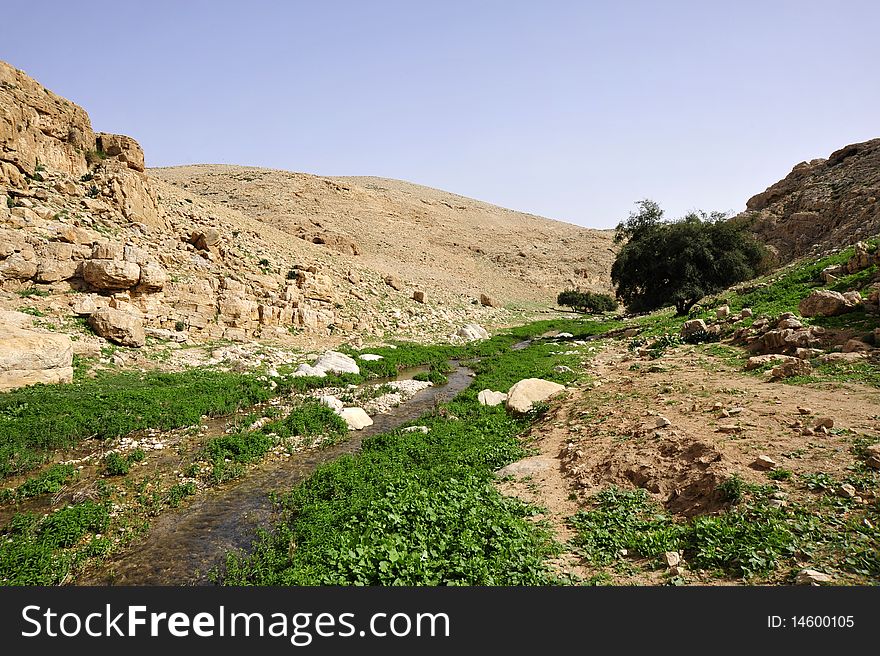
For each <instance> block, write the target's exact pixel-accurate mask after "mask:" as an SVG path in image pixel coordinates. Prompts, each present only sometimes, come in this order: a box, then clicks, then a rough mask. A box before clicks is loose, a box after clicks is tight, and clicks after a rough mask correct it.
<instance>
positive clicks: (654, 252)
mask: <svg viewBox="0 0 880 656" xmlns="http://www.w3.org/2000/svg"><path fill="white" fill-rule="evenodd" d="M637 206H638V211H636V212H633V213H631V214H630V216H629V218H628V219H627V220H626V221H622V222H621V223H620V224H619V225H618V226H617V231H616V233H615V237H614V239H615V242H617V243H624V245H623V247H622V248H621V249H620V251H619V252H618V254H617V258H616V259H615V260H614V264H613V266H612V267H611V280H612V282H613V283H614V284H615V285H616V286H617V297H618V298H619V299H620V300H621V301H622V302H623V303H624V304H625V305H626V307H627V308H628V309H629V310H631V311H634V312H644V311H648V310H654V309H657V308H661V307H665V306H667V305H674V306H675V309H676V311H677V312H678V314H687V311H688V310H689V309H690V308H691V306H692V305H694V304H695V303H696V302H697V301H699V300H700V299H701V298H702V297H703V296H706V295H707V294H714V293H716V292H718V291H721V290H722V289H725V288H727V287H729V286H730V285H733V284H736V283H737V282H740V281H742V280H748V279H749V278H753V277H754V276H755V275H757V274H759V273H761V272H762V271H763V270H764V268H765V266H766V262H767V257H766V249H765V248H764V247H763V246H762V245H761V244H759V243H758V242H757V241H755V239H754V238H753V237H752V236H751V234H749V233H748V232H747V229H746V226H744V225H740V226H737V225H734V224H733V223H731V222H730V221H727V220H726V219H727V216H726V215H725V214H723V213H721V212H712V213H709V214H707V213H706V212H702V211H697V212H691V213H690V214H688V215H686V216H685V217H683V218H681V219H679V220H677V221H672V222H667V221H664V220H663V210H661V209H660V206H659V205H657V203H655V202H654V201H651V200H642V201H639V202H638V203H637Z"/></svg>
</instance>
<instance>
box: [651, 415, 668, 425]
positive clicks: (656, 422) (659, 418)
mask: <svg viewBox="0 0 880 656" xmlns="http://www.w3.org/2000/svg"><path fill="white" fill-rule="evenodd" d="M671 425H672V422H671V421H669V420H668V419H667V418H666V417H664V416H663V415H657V417H655V419H654V428H666V427H667V426H671Z"/></svg>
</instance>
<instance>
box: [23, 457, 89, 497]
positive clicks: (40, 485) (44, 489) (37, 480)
mask: <svg viewBox="0 0 880 656" xmlns="http://www.w3.org/2000/svg"><path fill="white" fill-rule="evenodd" d="M76 473H77V472H76V467H74V466H73V465H61V464H59V465H52V466H51V467H49V468H48V469H46V470H45V471H43V472H40V473H39V474H38V475H37V476H34V477H33V478H29V479H28V480H26V481H25V482H24V483H22V484H21V485H19V486H18V488H16V489H15V491H14V493H13V495H12V496H14V497H16V498H19V499H26V498H28V497H35V496H38V495H40V494H55V493H56V492H58V491H60V490H61V488H62V487H64V485H66V484H67V483H68V482H70V481H71V480H72V479H73V478H74V477H75V476H76Z"/></svg>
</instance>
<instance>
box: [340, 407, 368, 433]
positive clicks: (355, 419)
mask: <svg viewBox="0 0 880 656" xmlns="http://www.w3.org/2000/svg"><path fill="white" fill-rule="evenodd" d="M338 414H339V416H340V417H342V419H343V421H345V423H346V424H347V425H348V430H363V429H364V428H366V427H367V426H372V425H373V420H372V419H371V418H370V415H368V414H367V412H366V410H364V409H363V408H343V409H342V410H341V411H339V413H338Z"/></svg>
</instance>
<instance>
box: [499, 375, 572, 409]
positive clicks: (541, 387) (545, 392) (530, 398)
mask: <svg viewBox="0 0 880 656" xmlns="http://www.w3.org/2000/svg"><path fill="white" fill-rule="evenodd" d="M564 390H565V386H564V385H560V384H559V383H554V382H552V381H549V380H544V379H542V378H526V379H524V380H521V381H519V382H518V383H516V384H514V385H513V387H511V388H510V390H508V392H507V409H508V410H511V411H512V412H516V413H526V412H529V411H530V410H531V409H532V408H533V407H534V404H535V403H540V402H542V401H546V400H547V399H549V398H551V397H553V396H555V395H556V394H559V393H560V392H562V391H564Z"/></svg>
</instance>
